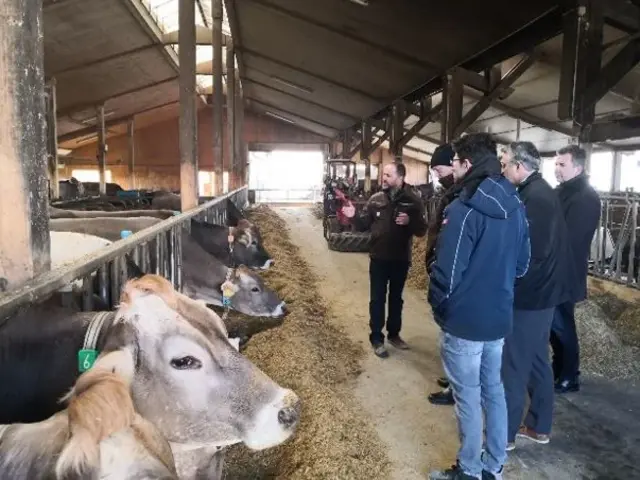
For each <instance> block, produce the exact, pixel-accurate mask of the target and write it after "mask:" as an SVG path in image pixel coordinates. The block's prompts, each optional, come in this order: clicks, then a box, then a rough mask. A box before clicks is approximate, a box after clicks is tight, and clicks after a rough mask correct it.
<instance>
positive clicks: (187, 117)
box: [178, 0, 198, 212]
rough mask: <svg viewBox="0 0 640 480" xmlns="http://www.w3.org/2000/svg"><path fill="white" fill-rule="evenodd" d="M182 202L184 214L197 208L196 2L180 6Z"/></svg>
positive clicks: (188, 0) (183, 2) (184, 1)
mask: <svg viewBox="0 0 640 480" xmlns="http://www.w3.org/2000/svg"><path fill="white" fill-rule="evenodd" d="M178 16H179V26H180V38H179V39H178V42H179V50H178V55H179V62H180V199H181V207H182V211H183V212H186V211H187V210H191V209H192V208H195V207H197V206H198V117H197V109H196V19H195V4H194V2H193V0H180V4H179V13H178Z"/></svg>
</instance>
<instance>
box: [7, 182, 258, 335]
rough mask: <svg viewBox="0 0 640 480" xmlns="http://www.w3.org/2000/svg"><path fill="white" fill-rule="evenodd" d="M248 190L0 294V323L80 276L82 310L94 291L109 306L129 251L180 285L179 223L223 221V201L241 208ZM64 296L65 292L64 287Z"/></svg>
mask: <svg viewBox="0 0 640 480" xmlns="http://www.w3.org/2000/svg"><path fill="white" fill-rule="evenodd" d="M247 192H248V189H247V187H246V186H243V187H240V188H238V189H236V190H234V191H232V192H229V193H228V194H226V195H222V196H220V197H217V198H215V199H213V200H210V201H207V202H206V203H204V204H202V205H200V206H198V207H196V208H194V209H192V210H189V211H188V212H185V213H178V214H176V215H175V216H174V217H171V218H168V219H166V220H163V221H162V222H160V223H158V224H156V225H153V226H151V227H149V228H146V229H144V230H141V231H139V232H137V233H134V234H132V235H130V236H128V237H126V238H124V239H122V240H119V241H117V242H114V243H113V244H111V245H108V246H106V247H104V248H102V249H100V250H97V251H94V252H92V253H90V254H87V255H85V256H84V257H82V258H80V259H78V260H76V261H74V262H72V263H68V264H66V265H63V266H60V267H59V268H56V269H54V270H50V271H48V272H45V273H43V274H41V275H39V276H37V277H35V278H33V279H32V280H30V281H29V282H27V283H26V284H24V285H22V286H21V287H20V288H18V289H16V290H12V291H9V292H6V293H4V294H2V295H0V326H1V325H2V324H3V323H4V322H5V321H6V320H7V319H8V318H10V317H11V316H12V315H13V314H14V313H16V312H17V311H19V310H20V309H21V308H24V307H27V306H29V305H31V304H33V303H38V302H41V301H44V300H47V299H48V298H50V297H51V296H52V295H53V294H55V293H56V292H59V291H61V290H64V289H66V288H68V286H69V284H71V283H72V282H76V281H78V280H81V281H82V302H81V309H82V310H83V311H92V310H93V307H94V298H95V296H97V297H99V298H100V300H101V301H102V302H104V303H105V304H106V305H108V306H109V308H110V309H113V308H114V307H115V306H117V304H118V302H119V298H120V291H121V289H122V287H123V286H124V283H125V282H126V279H127V258H126V257H127V256H129V258H130V259H131V260H133V261H134V262H135V263H136V264H137V265H138V266H139V267H140V268H141V269H142V271H143V272H145V273H155V274H158V275H161V276H163V277H165V278H166V279H168V280H170V281H171V283H172V284H173V286H174V288H175V289H176V290H178V291H182V278H183V277H182V235H180V234H181V233H182V229H187V230H189V229H190V224H191V220H199V221H204V222H208V223H215V224H219V225H226V224H227V201H228V200H230V201H231V202H233V203H234V204H235V205H236V207H238V208H239V209H241V210H242V209H244V208H245V206H246V205H247V201H248V197H247ZM94 278H95V279H96V280H95V282H94ZM62 297H63V299H66V300H68V299H69V294H64V293H63V294H62Z"/></svg>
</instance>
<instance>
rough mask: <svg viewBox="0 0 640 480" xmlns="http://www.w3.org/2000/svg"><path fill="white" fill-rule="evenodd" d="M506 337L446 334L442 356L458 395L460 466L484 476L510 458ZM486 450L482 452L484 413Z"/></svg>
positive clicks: (446, 370) (456, 409) (447, 373)
mask: <svg viewBox="0 0 640 480" xmlns="http://www.w3.org/2000/svg"><path fill="white" fill-rule="evenodd" d="M503 345H504V339H500V340H494V341H491V342H473V341H470V340H464V339H462V338H458V337H454V336H453V335H450V334H448V333H444V332H443V333H442V335H441V339H440V355H441V357H442V364H443V366H444V371H445V374H446V375H447V378H448V379H449V382H450V383H451V388H452V390H453V397H454V398H455V401H456V405H455V411H456V417H457V418H458V433H459V436H460V450H459V451H458V465H459V466H460V468H461V469H462V471H464V473H466V474H467V475H471V476H475V477H477V478H480V477H481V475H482V470H483V469H484V470H486V471H487V472H490V473H498V472H499V471H500V469H501V468H502V465H503V464H504V462H505V461H506V459H507V403H506V400H505V396H504V387H503V385H502V378H501V375H500V370H501V368H502V347H503ZM483 411H484V415H485V419H486V423H487V425H486V449H485V452H484V454H483V453H482V444H483V442H482V430H483V429H482V413H483Z"/></svg>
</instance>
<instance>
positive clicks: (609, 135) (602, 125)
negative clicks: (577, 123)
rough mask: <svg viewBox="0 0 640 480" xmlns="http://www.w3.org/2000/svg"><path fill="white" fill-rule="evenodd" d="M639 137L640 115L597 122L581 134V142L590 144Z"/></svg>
mask: <svg viewBox="0 0 640 480" xmlns="http://www.w3.org/2000/svg"><path fill="white" fill-rule="evenodd" d="M638 136H640V115H636V116H633V117H623V118H620V119H616V120H611V121H609V122H595V123H593V124H591V125H588V126H586V127H585V128H584V129H583V130H582V131H581V132H580V140H581V141H582V142H590V143H596V142H605V141H607V140H625V139H627V138H633V137H638Z"/></svg>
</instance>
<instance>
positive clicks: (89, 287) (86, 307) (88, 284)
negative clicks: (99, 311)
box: [82, 274, 93, 312]
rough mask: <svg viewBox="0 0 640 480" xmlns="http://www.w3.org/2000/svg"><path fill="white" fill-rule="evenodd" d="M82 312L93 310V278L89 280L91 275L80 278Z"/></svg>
mask: <svg viewBox="0 0 640 480" xmlns="http://www.w3.org/2000/svg"><path fill="white" fill-rule="evenodd" d="M82 310H83V311H85V312H89V311H91V310H93V278H91V274H87V275H85V276H84V277H82Z"/></svg>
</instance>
